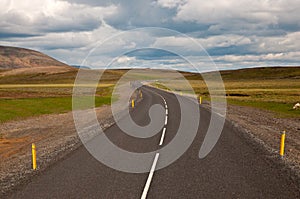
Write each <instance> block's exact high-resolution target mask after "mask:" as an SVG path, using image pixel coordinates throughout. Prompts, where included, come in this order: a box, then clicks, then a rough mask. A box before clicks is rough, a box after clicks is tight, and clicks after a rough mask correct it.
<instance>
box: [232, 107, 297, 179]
mask: <svg viewBox="0 0 300 199" xmlns="http://www.w3.org/2000/svg"><path fill="white" fill-rule="evenodd" d="M227 119H228V120H229V121H231V122H232V123H233V124H234V125H235V126H236V127H237V128H240V129H243V131H244V132H245V133H246V134H248V136H250V137H251V138H252V140H253V141H254V143H255V144H257V145H260V146H261V147H262V148H263V150H266V151H267V152H269V156H270V157H271V158H272V159H273V160H275V161H278V162H280V161H281V163H282V164H283V166H284V167H286V168H287V169H289V170H291V171H292V173H293V175H295V176H294V177H296V178H298V180H299V179H300V118H278V117H276V116H275V114H274V113H272V112H269V111H266V110H262V109H258V108H252V107H245V106H236V105H228V106H227ZM284 130H285V131H286V140H285V155H284V158H283V159H282V160H281V159H280V157H279V149H280V138H281V132H282V131H284Z"/></svg>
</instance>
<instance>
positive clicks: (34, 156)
mask: <svg viewBox="0 0 300 199" xmlns="http://www.w3.org/2000/svg"><path fill="white" fill-rule="evenodd" d="M31 148H32V169H33V170H36V148H35V144H34V143H32V145H31Z"/></svg>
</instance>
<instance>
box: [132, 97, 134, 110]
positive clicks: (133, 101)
mask: <svg viewBox="0 0 300 199" xmlns="http://www.w3.org/2000/svg"><path fill="white" fill-rule="evenodd" d="M131 108H134V99H133V100H131Z"/></svg>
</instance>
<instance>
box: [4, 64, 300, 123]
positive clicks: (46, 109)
mask: <svg viewBox="0 0 300 199" xmlns="http://www.w3.org/2000/svg"><path fill="white" fill-rule="evenodd" d="M126 72H128V70H107V71H105V73H104V74H103V76H102V78H101V81H100V82H99V86H98V88H97V92H96V98H95V102H96V106H100V105H102V104H109V103H110V101H111V93H112V91H113V87H114V84H115V83H116V82H117V81H118V80H119V79H120V77H121V76H122V75H124V74H125V73H126ZM88 73H91V75H92V74H93V73H94V71H92V70H89V71H87V74H88ZM147 74H150V75H148V76H147V75H146V76H147V77H145V71H143V72H141V71H138V70H137V71H136V72H133V73H132V74H131V77H130V78H132V79H143V80H145V79H147V80H154V79H161V80H160V81H159V82H158V83H157V84H158V86H160V87H161V88H163V89H167V87H165V86H163V85H166V86H168V87H169V88H171V89H172V90H175V91H179V92H185V93H188V92H190V91H189V90H187V88H185V86H184V84H183V82H182V81H181V80H175V81H172V84H170V83H169V82H170V81H169V80H168V78H169V79H172V78H173V77H175V76H174V74H172V73H171V72H170V73H168V72H166V71H162V70H157V71H156V70H148V71H147ZM182 74H183V75H184V76H185V78H186V79H187V80H188V81H189V83H190V85H191V86H192V87H193V89H194V91H195V93H196V94H197V95H201V96H202V97H203V98H204V99H205V100H210V96H209V92H208V89H207V86H206V84H205V82H204V81H203V78H202V77H201V76H200V75H199V74H193V73H182ZM213 75H214V73H209V74H206V76H207V77H210V76H213ZM221 75H222V78H223V80H224V85H225V88H226V96H227V101H228V103H229V104H236V105H242V106H251V107H257V108H261V109H265V110H270V111H273V112H275V113H276V114H277V115H278V116H279V117H300V111H297V110H296V111H295V110H292V107H293V105H294V104H295V103H296V102H300V68H299V67H286V68H280V67H278V68H258V69H243V70H237V71H222V72H221ZM75 77H76V72H74V71H71V72H65V73H59V74H32V75H28V74H26V75H15V76H0V122H5V121H9V120H15V119H23V118H26V117H30V116H36V115H41V114H50V113H63V112H67V111H70V110H72V99H71V96H72V91H73V83H74V80H75ZM174 82H175V83H174ZM215 91H216V90H215Z"/></svg>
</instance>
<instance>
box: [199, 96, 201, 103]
mask: <svg viewBox="0 0 300 199" xmlns="http://www.w3.org/2000/svg"><path fill="white" fill-rule="evenodd" d="M199 104H202V97H201V96H199Z"/></svg>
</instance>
